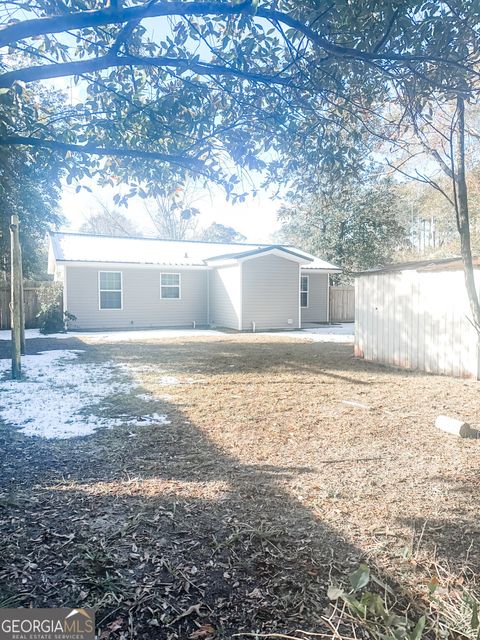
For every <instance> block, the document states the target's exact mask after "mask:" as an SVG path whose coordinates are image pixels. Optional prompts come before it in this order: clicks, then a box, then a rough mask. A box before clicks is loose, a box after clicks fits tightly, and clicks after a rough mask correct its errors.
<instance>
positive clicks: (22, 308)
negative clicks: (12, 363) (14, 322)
mask: <svg viewBox="0 0 480 640" xmlns="http://www.w3.org/2000/svg"><path fill="white" fill-rule="evenodd" d="M18 251H19V261H18V262H19V270H20V275H19V280H20V353H21V354H22V356H24V355H25V353H26V346H25V293H24V291H23V254H22V245H21V244H20V239H19V242H18Z"/></svg>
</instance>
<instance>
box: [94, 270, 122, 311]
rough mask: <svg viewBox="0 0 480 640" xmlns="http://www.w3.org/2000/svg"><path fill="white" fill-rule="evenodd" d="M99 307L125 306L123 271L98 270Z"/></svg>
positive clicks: (114, 308)
mask: <svg viewBox="0 0 480 640" xmlns="http://www.w3.org/2000/svg"><path fill="white" fill-rule="evenodd" d="M98 308H99V309H100V310H101V311H104V310H110V311H115V310H117V311H118V310H121V309H122V308H123V277H122V272H121V271H99V272H98Z"/></svg>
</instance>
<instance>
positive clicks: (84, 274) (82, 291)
mask: <svg viewBox="0 0 480 640" xmlns="http://www.w3.org/2000/svg"><path fill="white" fill-rule="evenodd" d="M99 271H121V272H122V275H123V309H121V310H106V309H104V310H100V309H99V296H98V273H99ZM162 272H163V273H180V274H181V299H180V300H177V299H172V300H165V299H163V300H162V299H161V298H160V273H162ZM207 275H208V274H207V271H205V270H201V271H195V270H181V269H175V268H169V269H160V268H159V269H155V268H135V267H128V268H120V267H110V266H109V265H105V267H102V268H98V267H84V266H82V267H74V266H68V267H67V268H66V278H65V279H66V285H65V289H66V298H67V299H66V304H65V308H66V309H67V311H69V312H70V313H73V314H74V315H75V316H77V320H76V322H73V323H70V326H71V327H72V328H78V329H116V328H127V327H130V328H131V327H168V326H188V325H190V326H191V325H192V323H193V322H194V321H195V322H196V323H197V324H199V325H202V324H206V323H207Z"/></svg>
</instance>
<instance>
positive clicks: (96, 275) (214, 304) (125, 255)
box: [49, 233, 340, 331]
mask: <svg viewBox="0 0 480 640" xmlns="http://www.w3.org/2000/svg"><path fill="white" fill-rule="evenodd" d="M339 271H340V269H338V268H337V267H336V266H335V265H332V264H329V263H327V262H325V261H323V260H321V259H319V258H316V257H315V256H312V255H310V254H308V253H305V252H304V251H301V250H299V249H296V248H295V247H291V246H283V245H265V244H243V243H242V244H241V243H228V244H226V243H216V242H197V241H170V240H159V239H156V238H120V237H112V236H99V235H89V234H83V233H52V234H51V236H50V251H49V272H50V273H51V274H54V277H55V279H56V280H60V281H62V282H63V287H64V309H65V310H67V311H69V312H70V313H72V314H74V315H75V316H76V317H77V320H76V321H75V322H73V323H71V325H70V326H72V328H78V329H125V328H133V327H137V328H139V327H143V328H145V327H168V326H170V327H172V326H197V325H210V326H217V327H227V328H231V329H236V330H240V331H252V330H256V329H296V328H299V327H300V326H301V324H302V322H303V323H305V322H308V323H310V322H312V323H315V322H328V320H329V309H328V307H329V304H328V299H329V274H330V273H338V272H339Z"/></svg>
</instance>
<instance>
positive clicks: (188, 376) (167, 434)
mask: <svg viewBox="0 0 480 640" xmlns="http://www.w3.org/2000/svg"><path fill="white" fill-rule="evenodd" d="M39 342H40V341H39ZM61 342H62V345H61V348H66V347H68V345H66V343H65V341H63V340H62V341H61ZM82 347H83V348H86V352H85V354H84V355H83V356H82V358H83V359H87V360H89V361H91V362H92V366H94V364H95V362H97V361H103V360H114V361H120V362H127V363H129V364H132V365H136V367H135V368H134V369H133V373H132V375H134V376H135V379H136V381H137V382H138V384H139V385H141V387H142V391H143V392H144V393H151V394H153V395H154V396H155V398H156V399H155V406H156V408H157V409H158V410H159V411H160V412H162V413H167V414H168V415H169V418H170V420H171V424H170V425H164V426H153V427H152V426H150V427H139V428H137V429H136V430H135V436H134V437H129V435H131V434H130V433H129V431H130V430H129V429H127V428H121V427H119V428H117V429H114V430H112V431H105V430H104V431H102V432H97V433H96V434H95V435H94V436H90V437H87V438H83V439H76V440H69V441H39V440H35V439H32V438H25V437H24V436H22V435H21V434H18V433H15V432H12V429H11V428H9V427H8V426H7V425H3V426H2V427H1V435H2V437H3V439H4V448H5V455H4V458H3V464H4V468H3V471H2V475H1V477H0V484H1V487H2V489H1V491H2V493H1V495H0V530H1V532H2V535H3V541H4V542H3V545H2V547H3V548H2V551H1V565H0V606H9V605H10V606H30V605H32V606H37V607H38V606H60V605H64V606H68V605H71V606H74V605H80V604H82V605H83V606H94V607H96V608H97V610H98V612H97V621H98V622H99V623H100V628H101V631H102V633H103V635H102V638H103V639H106V638H111V639H112V640H113V639H117V638H118V639H119V638H123V639H124V640H126V639H131V638H141V639H143V638H145V639H146V638H154V639H156V638H158V639H160V638H161V639H163V638H165V639H167V638H169V639H174V638H189V637H190V638H214V637H215V638H231V637H232V635H233V634H234V633H240V632H242V631H245V632H247V631H248V632H251V631H263V632H264V633H265V632H274V631H277V632H283V633H293V632H294V630H295V629H298V628H303V629H306V630H308V631H320V632H327V631H328V630H327V629H326V628H325V625H324V622H323V620H322V616H323V615H324V614H325V611H326V607H327V606H328V602H327V598H326V588H327V586H328V584H329V582H330V581H334V582H335V581H338V580H339V579H340V578H341V576H345V574H346V573H348V572H349V571H350V570H351V569H352V568H354V567H355V566H356V565H357V564H358V562H359V561H360V560H362V561H365V560H366V561H367V562H368V563H370V564H371V565H374V566H376V567H377V569H376V571H377V572H378V573H379V574H380V575H381V576H382V578H384V579H386V580H388V581H389V582H390V583H391V584H398V585H401V589H402V592H403V594H404V597H405V598H406V599H410V600H411V601H412V602H413V603H415V602H416V603H417V605H418V602H419V598H420V597H421V596H422V595H423V594H425V593H426V592H427V584H428V582H429V580H430V578H431V577H432V575H437V572H438V570H439V567H442V568H445V570H447V571H448V575H449V576H452V575H453V576H460V575H462V576H463V578H462V580H469V579H472V580H473V579H474V578H473V574H471V573H468V572H465V570H464V568H465V566H466V565H469V566H470V568H471V569H472V570H473V571H476V570H478V569H479V568H480V566H479V565H480V547H479V542H480V520H479V511H480V509H479V501H478V500H479V499H478V495H479V484H480V475H479V471H480V456H479V447H480V441H473V440H460V439H457V438H455V437H453V436H448V435H446V434H442V433H440V432H438V431H437V430H436V429H435V428H434V426H433V425H434V421H435V418H436V416H437V415H439V414H440V413H446V414H449V415H453V416H459V417H462V418H464V419H466V420H469V421H470V422H471V423H472V425H474V426H477V427H480V411H479V391H480V386H479V384H478V383H476V382H465V381H462V380H454V379H450V378H443V377H438V376H429V375H423V374H416V373H408V372H404V371H395V370H391V369H386V368H382V367H378V366H375V365H371V364H366V363H364V362H362V361H357V360H355V359H353V357H352V349H351V347H350V346H348V345H342V344H321V343H307V342H304V341H294V340H291V339H288V338H285V339H283V338H276V337H266V336H245V335H232V336H225V337H222V338H219V339H210V338H191V339H181V340H180V339H179V340H171V341H169V342H162V343H160V342H156V343H150V344H149V343H142V344H138V343H128V344H110V345H109V344H104V345H90V346H88V344H87V347H85V345H82ZM45 348H46V343H45V341H44V340H42V341H41V344H40V345H39V349H45ZM165 371H168V375H171V376H174V377H176V378H178V380H179V381H180V384H176V385H173V386H168V385H167V386H165V385H164V384H161V380H162V376H164V375H165V373H164V372H165ZM345 401H347V402H353V403H354V404H346V403H345ZM135 403H138V399H136V398H135V397H134V396H128V395H127V396H120V397H116V398H113V399H111V402H110V403H109V405H108V407H107V408H108V410H109V411H110V412H111V413H112V414H115V412H117V413H122V412H124V411H125V409H127V410H129V411H130V412H132V411H133V412H135V410H136V404H135ZM355 403H357V404H360V405H362V406H357V404H355ZM443 575H444V578H445V579H446V576H447V573H445V574H443ZM442 579H443V578H442V577H441V576H440V582H442ZM460 582H461V581H460ZM447 586H448V588H455V583H453V587H452V581H451V579H449V583H448V585H447V584H446V583H445V585H442V584H440V588H447ZM192 634H193V635H192ZM195 634H197V635H195Z"/></svg>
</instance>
